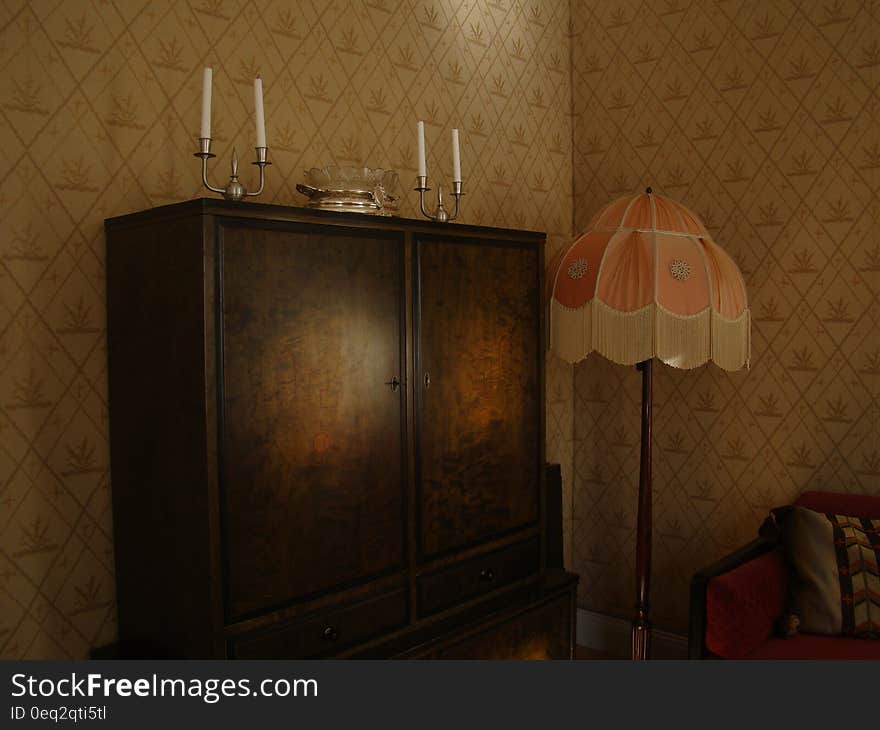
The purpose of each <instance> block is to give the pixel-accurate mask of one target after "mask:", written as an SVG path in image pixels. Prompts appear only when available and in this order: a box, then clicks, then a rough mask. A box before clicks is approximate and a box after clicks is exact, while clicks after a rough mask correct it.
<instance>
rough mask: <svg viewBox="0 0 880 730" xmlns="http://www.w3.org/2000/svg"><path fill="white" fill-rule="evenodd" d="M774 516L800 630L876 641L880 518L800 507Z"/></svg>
mask: <svg viewBox="0 0 880 730" xmlns="http://www.w3.org/2000/svg"><path fill="white" fill-rule="evenodd" d="M775 512H776V517H777V521H778V523H779V525H780V526H781V529H782V538H783V542H784V545H785V551H786V556H787V559H788V562H789V564H790V567H791V570H792V581H791V584H790V585H791V595H790V603H791V611H792V612H793V613H795V614H797V615H798V616H799V617H800V622H801V623H800V629H801V631H805V632H808V633H815V634H827V635H840V634H842V635H844V636H859V637H862V638H871V639H878V638H880V570H878V565H880V519H874V520H872V519H868V518H864V517H849V516H846V515H838V514H833V513H828V514H821V513H819V512H814V511H812V510H810V509H805V508H803V507H787V508H783V509H782V510H778V511H775Z"/></svg>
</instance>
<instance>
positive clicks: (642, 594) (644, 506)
mask: <svg viewBox="0 0 880 730" xmlns="http://www.w3.org/2000/svg"><path fill="white" fill-rule="evenodd" d="M651 363H652V360H650V359H649V360H644V361H643V362H640V363H639V364H638V365H636V368H637V369H638V370H640V371H641V373H642V449H641V458H640V462H639V512H638V518H637V520H638V521H637V523H636V616H635V618H634V619H633V624H632V658H633V659H647V658H648V656H649V655H650V653H651V623H650V621H649V620H648V590H649V587H650V581H651V537H652V528H651V524H652V516H651V420H652V405H653V388H652V378H651V374H652V372H651V371H652V367H651Z"/></svg>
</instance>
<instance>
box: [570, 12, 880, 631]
mask: <svg viewBox="0 0 880 730" xmlns="http://www.w3.org/2000/svg"><path fill="white" fill-rule="evenodd" d="M572 68H573V81H572V85H573V99H574V109H573V112H574V117H573V119H574V145H573V146H574V156H573V159H574V174H575V177H574V195H575V228H576V229H577V230H580V229H581V228H582V227H583V226H584V225H586V223H587V221H588V220H589V217H590V216H591V215H592V213H593V212H595V210H596V209H597V208H599V207H600V206H601V205H602V204H603V203H605V202H607V201H609V200H611V199H613V198H616V197H619V196H621V195H624V194H630V193H632V192H633V191H637V190H639V189H641V188H644V187H645V186H646V185H651V186H653V188H654V189H655V190H656V191H658V192H660V193H663V194H665V195H669V196H671V197H673V198H676V199H678V200H680V201H682V202H683V203H684V204H686V205H688V206H689V207H691V208H692V209H694V210H695V211H697V212H698V213H699V214H700V215H701V216H702V218H703V220H704V221H705V222H706V224H707V226H708V227H709V230H710V231H711V232H712V234H713V236H714V237H715V240H717V241H718V242H719V243H720V244H721V245H722V246H724V247H725V248H726V249H727V250H728V251H730V252H731V253H732V254H733V255H734V257H735V258H736V260H737V261H738V263H739V265H740V267H741V269H742V271H743V273H744V274H745V278H746V283H747V285H748V289H749V296H750V301H751V306H752V312H753V317H754V322H753V326H752V367H751V370H750V371H748V372H746V371H743V372H738V373H732V374H729V373H726V372H724V371H722V370H720V369H719V368H717V367H715V366H714V365H710V366H706V367H702V368H699V369H697V370H693V371H676V370H673V369H672V368H669V367H666V366H664V365H658V366H657V368H656V369H657V373H656V376H655V385H654V387H655V410H654V418H655V420H654V429H655V431H654V434H655V435H654V485H655V511H654V568H653V580H652V604H653V616H654V620H655V624H656V625H658V626H660V627H662V628H666V629H670V630H674V631H681V632H683V631H684V630H685V628H686V625H687V611H688V609H687V599H688V584H689V581H690V577H691V575H692V574H693V572H694V570H695V569H698V568H699V567H703V566H705V565H708V564H709V563H710V562H712V561H713V560H715V559H717V558H719V557H721V556H722V555H723V554H725V553H727V552H729V551H730V550H732V549H734V548H736V547H738V546H739V545H741V544H743V543H745V542H747V541H748V540H750V539H752V538H753V537H754V536H755V534H756V530H757V528H758V526H759V524H760V523H761V521H762V519H763V518H764V516H765V515H766V512H767V510H768V509H769V508H770V507H773V506H776V505H779V504H781V503H786V502H789V501H790V500H791V499H792V498H793V497H795V496H796V495H797V494H799V493H800V492H801V491H803V490H805V489H827V490H838V491H844V492H858V493H869V494H880V436H878V433H880V431H878V426H880V339H878V319H880V302H878V296H880V238H878V234H877V225H878V222H880V220H878V219H880V199H878V191H880V125H878V113H880V97H878V81H880V5H878V3H876V2H860V1H858V0H809V1H808V2H787V1H786V0H774V1H773V2H764V1H761V2H755V1H734V0H699V1H694V0H658V2H653V3H646V2H638V1H636V0H632V1H630V2H627V1H626V0H623V1H621V2H613V3H609V2H577V1H575V2H573V3H572ZM640 397H641V390H640V376H639V374H638V373H636V371H635V369H634V368H626V367H623V366H619V365H614V364H612V363H609V362H608V361H606V360H604V359H603V358H601V357H598V356H595V355H592V356H590V357H589V358H588V359H587V360H586V361H585V362H584V363H581V364H579V365H578V366H576V369H575V414H576V415H575V422H574V429H575V431H574V437H575V455H574V458H575V466H574V468H575V480H576V483H575V495H574V509H573V520H574V522H573V527H572V535H573V539H574V543H575V544H574V561H573V569H574V570H575V571H577V572H579V573H580V574H581V595H580V602H581V605H583V606H584V607H587V608H590V609H594V610H597V611H602V612H605V613H611V614H616V615H619V616H622V617H627V618H628V617H631V616H632V613H633V609H632V606H633V604H634V601H635V579H634V567H633V565H634V562H635V539H634V532H635V512H636V494H637V483H638V463H639V459H638V444H639V400H640Z"/></svg>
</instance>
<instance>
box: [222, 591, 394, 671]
mask: <svg viewBox="0 0 880 730" xmlns="http://www.w3.org/2000/svg"><path fill="white" fill-rule="evenodd" d="M406 621H407V592H406V590H404V589H401V590H397V591H394V592H393V593H387V594H385V595H382V596H378V597H376V598H372V599H370V600H368V601H362V602H360V603H356V604H353V605H351V606H346V607H345V608H338V609H335V610H332V611H328V612H327V613H323V614H321V615H320V616H312V617H311V618H305V619H301V620H299V621H296V622H292V623H289V624H284V625H282V626H277V627H273V628H271V629H268V630H265V631H261V632H259V633H256V634H253V635H250V636H248V635H246V636H242V637H236V638H234V639H230V640H229V656H230V657H231V658H233V659H305V658H308V657H315V656H322V655H331V654H335V653H337V652H339V651H341V650H342V649H345V648H348V647H350V646H354V645H355V644H359V643H361V642H364V641H367V640H369V639H372V638H373V637H375V636H378V635H379V634H382V633H386V632H388V631H391V630H392V629H396V628H398V627H400V626H403V625H404V624H405V623H406Z"/></svg>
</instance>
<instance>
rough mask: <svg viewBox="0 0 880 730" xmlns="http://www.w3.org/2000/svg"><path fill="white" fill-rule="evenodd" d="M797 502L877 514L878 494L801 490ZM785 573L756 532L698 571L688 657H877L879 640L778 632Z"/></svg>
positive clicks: (770, 543) (776, 552)
mask: <svg viewBox="0 0 880 730" xmlns="http://www.w3.org/2000/svg"><path fill="white" fill-rule="evenodd" d="M795 504H796V505H799V506H801V507H806V508H807V509H811V510H814V511H816V512H822V513H834V514H843V515H850V516H854V517H863V518H868V519H880V497H870V496H867V495H853V494H833V493H830V492H804V494H802V495H801V496H800V497H799V498H798V499H797V501H796V502H795ZM787 588H788V575H787V570H786V565H785V560H784V557H783V553H782V549H781V547H780V546H779V545H778V544H777V542H776V540H775V539H774V538H772V537H759V538H758V539H757V540H755V541H753V542H751V543H749V544H748V545H746V546H745V547H743V548H741V549H740V550H737V551H736V552H734V553H732V554H731V555H728V556H726V557H725V558H722V559H721V560H719V561H718V562H717V563H714V564H713V565H711V566H709V567H708V568H705V569H704V570H701V571H700V572H698V573H697V574H696V575H695V576H694V578H693V580H692V582H691V605H690V635H689V642H688V643H689V653H690V657H691V658H692V659H711V658H716V659H880V640H877V639H861V638H854V637H845V636H818V635H814V634H797V635H796V636H793V637H790V638H782V637H780V636H778V635H777V632H776V623H777V620H778V619H779V617H780V616H781V615H782V613H783V611H784V609H785V597H786V591H787Z"/></svg>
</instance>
